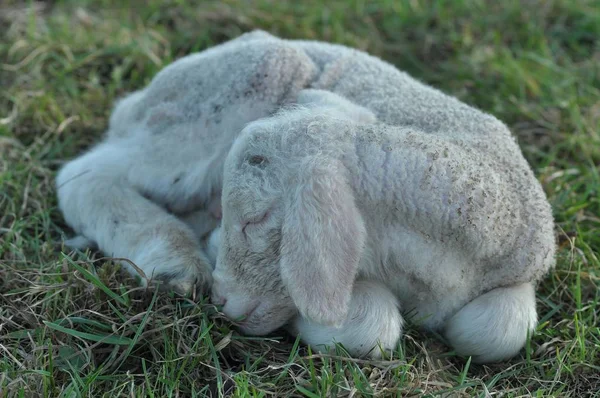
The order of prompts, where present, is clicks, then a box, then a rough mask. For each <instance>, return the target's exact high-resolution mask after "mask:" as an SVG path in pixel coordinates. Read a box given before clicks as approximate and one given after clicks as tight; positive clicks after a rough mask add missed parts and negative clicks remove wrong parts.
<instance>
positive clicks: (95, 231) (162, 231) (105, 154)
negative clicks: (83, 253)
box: [57, 144, 212, 294]
mask: <svg viewBox="0 0 600 398" xmlns="http://www.w3.org/2000/svg"><path fill="white" fill-rule="evenodd" d="M129 155H130V153H128V152H127V151H126V148H123V147H118V146H114V145H113V146H111V145H109V144H103V145H100V146H98V147H96V148H95V149H94V150H92V151H90V152H88V153H87V154H85V155H83V156H81V157H79V158H77V159H75V160H73V161H71V162H69V163H67V164H66V165H65V166H64V167H63V168H62V170H61V171H60V173H59V175H58V177H57V189H58V199H59V207H60V209H61V211H62V213H63V215H64V217H65V220H66V221H67V223H68V224H69V225H70V226H71V227H72V228H73V229H74V230H75V231H76V232H77V233H78V234H80V235H81V236H82V237H84V238H85V239H86V240H87V241H88V242H94V243H95V244H96V246H97V247H98V248H99V249H100V250H102V251H103V252H104V253H105V254H106V255H108V256H111V257H115V258H125V259H128V260H130V261H131V262H133V263H134V264H135V265H136V266H137V267H139V268H140V269H141V270H142V271H143V272H144V273H145V274H146V277H147V278H148V279H154V280H163V281H165V282H167V283H168V284H169V285H170V287H171V288H173V289H174V290H176V291H178V292H180V293H183V294H186V293H189V292H190V291H191V290H192V289H193V288H194V287H196V288H199V289H200V290H202V291H203V292H206V291H207V290H208V288H210V285H211V283H212V277H211V272H212V269H211V266H210V265H209V262H208V260H207V259H206V256H205V255H204V254H203V253H202V251H201V249H200V243H199V240H198V239H197V238H196V236H195V234H194V231H193V230H192V229H191V228H190V227H189V226H188V225H186V224H185V223H184V222H183V221H182V220H180V219H178V218H177V217H175V216H174V215H172V214H169V213H168V212H167V211H166V210H165V209H163V208H162V207H160V206H159V205H157V204H155V203H154V202H152V201H150V200H148V199H146V198H145V197H144V196H143V195H142V193H140V192H139V191H138V190H137V189H136V188H135V187H134V186H133V185H132V183H131V181H129V180H128V178H127V171H128V169H130V166H131V165H128V164H127V162H128V160H127V159H128V156H129ZM84 238H80V240H81V239H84ZM123 265H125V266H126V267H127V268H128V269H129V271H130V272H131V273H132V274H134V275H135V274H136V273H137V272H136V270H135V268H134V267H132V266H131V265H130V263H129V262H127V261H123ZM144 282H146V281H145V280H144Z"/></svg>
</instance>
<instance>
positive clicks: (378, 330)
mask: <svg viewBox="0 0 600 398" xmlns="http://www.w3.org/2000/svg"><path fill="white" fill-rule="evenodd" d="M402 325H403V320H402V316H401V315H400V311H399V308H398V301H397V299H396V297H395V296H394V294H393V293H392V292H391V291H389V290H388V289H387V288H386V287H385V286H384V285H382V284H380V283H378V282H373V281H357V282H355V284H354V289H353V292H352V300H351V302H350V311H349V313H348V318H347V320H346V321H345V323H344V324H343V325H342V326H341V327H340V328H335V327H330V326H322V325H319V324H316V323H314V322H311V321H308V320H307V319H305V318H303V317H301V316H298V317H296V319H294V321H293V322H292V324H291V325H290V326H289V329H290V332H291V333H293V334H294V335H300V337H301V338H302V341H303V342H305V343H306V344H308V345H310V346H311V347H312V348H313V349H314V350H316V351H319V352H328V351H329V350H331V348H332V346H333V343H341V344H342V345H343V346H344V347H345V348H346V350H348V352H349V353H350V354H351V355H352V356H357V357H369V358H380V357H381V353H382V350H383V351H392V350H394V349H395V348H396V344H397V343H398V340H399V339H400V336H401V335H402Z"/></svg>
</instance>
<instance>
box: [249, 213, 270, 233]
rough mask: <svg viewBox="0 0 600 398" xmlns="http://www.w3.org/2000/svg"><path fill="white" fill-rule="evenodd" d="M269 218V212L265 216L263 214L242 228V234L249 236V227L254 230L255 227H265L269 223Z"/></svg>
mask: <svg viewBox="0 0 600 398" xmlns="http://www.w3.org/2000/svg"><path fill="white" fill-rule="evenodd" d="M268 216H269V212H268V211H267V212H265V213H264V214H262V215H261V216H259V217H257V218H255V219H254V220H251V221H248V222H246V224H244V227H243V228H242V233H243V234H244V236H247V235H246V229H247V228H248V227H249V228H254V227H260V226H262V225H264V224H265V222H266V221H267V217H268Z"/></svg>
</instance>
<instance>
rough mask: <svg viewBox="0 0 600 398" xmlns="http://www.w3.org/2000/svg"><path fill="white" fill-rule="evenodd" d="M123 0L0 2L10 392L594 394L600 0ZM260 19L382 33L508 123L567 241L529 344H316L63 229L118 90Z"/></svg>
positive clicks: (380, 37) (282, 28)
mask: <svg viewBox="0 0 600 398" xmlns="http://www.w3.org/2000/svg"><path fill="white" fill-rule="evenodd" d="M122 3H124V2H120V1H117V0H110V1H109V0H105V1H96V2H91V1H87V2H76V1H74V0H73V1H52V2H44V3H41V2H40V3H37V2H19V1H10V0H8V1H7V0H5V1H3V2H2V4H1V5H0V352H1V354H0V355H1V356H0V396H15V397H30V396H44V395H45V396H65V397H79V396H89V397H99V396H109V397H117V396H135V397H138V396H139V397H141V396H149V397H162V396H170V397H182V396H204V395H212V396H219V395H233V396H238V397H246V396H257V397H263V396H286V395H296V396H297V395H306V396H309V397H324V396H336V395H338V396H350V395H353V396H371V395H373V394H375V395H381V396H393V395H397V396H480V397H484V396H490V395H491V396H500V395H502V396H505V397H517V396H535V397H548V396H557V397H559V396H560V397H566V396H572V397H583V396H593V395H594V394H596V395H598V394H599V393H598V391H599V390H600V330H599V318H600V309H599V301H600V294H599V292H600V289H599V286H600V198H599V194H600V172H599V169H598V165H599V164H600V41H599V38H600V6H599V4H598V2H597V0H589V1H585V0H546V1H544V0H538V1H536V0H520V1H517V0H506V1H491V0H489V1H487V0H473V1H466V0H430V1H408V0H407V1H391V0H389V1H381V2H379V3H371V4H368V3H366V2H363V1H359V0H354V1H350V2H342V1H339V2H336V1H330V2H327V4H317V3H314V2H296V1H294V2H291V1H290V2H286V1H277V0H270V1H268V0H260V1H256V2H253V3H251V2H248V1H243V0H227V1H224V2H187V1H179V0H172V1H154V0H153V1H146V2H144V1H141V0H138V1H135V2H132V3H131V4H132V5H131V6H129V7H127V8H126V7H125V6H123V5H122ZM253 28H262V29H265V30H268V31H271V32H273V33H275V34H278V35H281V36H284V37H290V38H308V39H322V40H327V41H332V42H339V43H343V44H347V45H351V46H355V47H358V48H361V49H365V50H368V51H369V52H371V53H373V54H375V55H378V56H381V57H382V58H384V59H386V60H388V61H390V62H392V63H394V64H396V65H397V66H398V67H399V68H400V69H403V70H406V71H408V72H409V73H411V74H413V75H414V76H416V77H418V78H419V79H421V80H423V81H425V82H428V83H430V84H432V85H434V86H437V87H439V88H441V89H442V90H444V91H446V92H448V93H451V94H453V95H455V96H457V97H459V98H460V99H461V100H463V101H465V102H467V103H469V104H472V105H475V106H477V107H479V108H482V109H484V110H486V111H489V112H491V113H493V114H494V115H496V116H497V117H499V118H501V119H502V120H504V121H505V122H506V123H507V124H508V125H509V126H510V127H511V128H512V130H513V132H514V133H515V135H516V136H517V137H518V140H519V143H520V145H521V147H522V149H523V151H524V153H525V155H526V157H527V159H528V160H529V161H530V162H531V164H532V166H533V168H534V170H535V172H536V175H537V176H538V178H539V180H540V181H541V182H542V184H543V186H544V189H545V190H546V192H547V194H548V197H549V199H550V202H551V203H552V206H553V209H554V215H555V218H556V222H557V227H556V234H557V237H558V242H559V246H560V249H559V254H558V264H557V267H556V269H555V270H554V271H553V272H552V273H551V274H550V275H548V277H547V278H546V279H545V280H544V281H543V283H542V285H541V286H540V289H539V294H538V310H539V315H540V319H541V322H540V324H539V327H538V328H537V331H536V333H535V335H534V336H532V339H531V341H530V342H529V344H528V345H527V347H526V349H524V350H523V351H522V353H521V355H520V356H519V357H517V358H515V359H513V360H512V361H510V362H508V363H503V364H497V365H493V366H477V365H474V364H471V363H470V361H468V360H466V359H464V358H458V357H456V356H454V355H453V354H452V353H451V352H450V351H448V348H447V347H446V346H444V345H443V344H442V343H441V342H440V340H439V339H438V338H436V336H432V335H428V334H424V333H422V332H420V331H418V330H416V329H415V328H409V330H407V333H406V336H405V337H404V338H403V340H402V342H401V344H400V346H399V347H398V350H397V352H396V353H395V354H394V356H393V357H392V358H388V359H386V360H385V361H381V362H369V361H362V360H356V359H350V358H347V356H346V355H344V353H343V352H342V351H341V348H340V352H339V355H334V356H323V355H316V354H313V353H311V352H309V351H308V350H307V349H306V348H305V347H303V346H302V345H301V344H299V343H298V342H297V341H295V340H294V339H293V338H290V337H289V336H283V335H281V336H277V335H275V336H271V337H267V338H249V337H244V336H241V335H239V334H237V333H236V332H235V331H234V330H233V329H232V328H231V326H230V324H228V323H227V322H226V321H225V320H223V319H221V318H220V317H219V316H218V314H216V311H215V309H214V308H213V307H212V306H210V305H209V304H208V303H206V302H205V301H202V300H200V299H197V300H196V302H194V301H192V300H188V299H183V298H177V297H172V296H168V295H162V294H156V293H155V292H154V291H147V290H145V289H141V288H139V287H138V286H137V285H136V284H135V282H134V281H133V280H132V279H130V278H128V277H127V276H126V275H124V274H123V273H121V272H120V271H119V270H118V269H117V267H115V266H114V265H113V264H112V263H111V262H110V261H109V260H106V259H103V258H102V257H101V255H100V254H98V253H92V252H88V253H75V252H70V251H69V250H68V249H66V248H64V247H63V246H62V244H61V242H62V237H63V236H64V235H65V234H69V230H68V228H67V227H66V225H65V224H64V222H63V221H62V219H61V216H60V214H59V212H58V210H57V207H56V199H55V191H54V186H53V178H54V175H55V172H56V170H57V168H58V167H59V166H60V165H61V163H62V162H64V161H65V160H66V159H68V158H70V157H72V156H75V155H76V154H78V153H79V152H80V151H82V150H84V149H85V148H86V147H88V146H89V145H91V144H92V143H93V142H96V141H97V140H98V139H99V138H100V137H101V135H102V133H103V131H104V129H105V127H106V125H107V118H108V116H109V113H110V109H111V105H112V103H113V101H114V99H115V98H116V97H118V96H120V95H122V94H124V93H126V92H128V91H131V90H134V89H138V88H140V87H142V86H144V85H145V84H147V83H148V82H149V81H150V79H151V78H152V76H153V75H154V74H155V73H156V72H157V71H158V70H160V69H161V67H163V66H164V65H166V64H168V63H170V62H172V61H173V60H175V59H177V58H178V57H181V56H183V55H185V54H188V53H190V52H194V51H200V50H202V49H204V48H207V47H208V46H211V45H214V44H216V43H219V42H222V41H224V40H227V39H229V38H233V37H235V36H237V35H238V34H240V33H242V32H244V31H248V30H251V29H253ZM198 302H199V304H198ZM488 394H489V395H488Z"/></svg>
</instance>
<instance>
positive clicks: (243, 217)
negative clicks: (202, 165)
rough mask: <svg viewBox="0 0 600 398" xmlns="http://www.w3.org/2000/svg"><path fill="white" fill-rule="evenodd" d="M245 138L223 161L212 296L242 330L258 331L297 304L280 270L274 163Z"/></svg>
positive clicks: (276, 322)
mask: <svg viewBox="0 0 600 398" xmlns="http://www.w3.org/2000/svg"><path fill="white" fill-rule="evenodd" d="M247 144H248V143H247V142H238V143H236V146H235V147H234V148H233V149H232V152H235V153H233V154H230V156H229V157H228V159H227V162H226V166H225V176H224V186H223V192H222V199H221V200H222V208H223V218H222V223H221V231H220V237H219V250H218V255H217V262H216V268H215V271H214V273H213V276H214V285H213V294H212V298H213V302H215V303H216V304H221V305H223V309H222V311H223V313H224V314H225V315H227V316H228V317H229V318H230V319H231V320H233V321H238V322H239V326H240V329H241V330H242V331H243V332H244V333H247V334H255V335H261V334H266V333H269V332H271V331H273V330H275V329H277V328H279V327H281V326H283V325H284V324H285V323H286V322H287V321H289V320H290V319H291V318H292V317H293V316H294V314H295V313H296V308H295V306H294V303H293V302H292V300H291V298H290V296H289V294H288V293H287V289H286V288H285V286H284V284H283V282H282V279H281V275H280V265H279V261H280V255H279V252H280V244H281V226H282V217H283V210H282V206H281V204H280V202H281V201H280V185H279V182H278V181H277V178H276V177H275V175H276V173H274V172H273V167H274V166H275V165H274V164H273V163H274V162H273V161H272V160H271V159H269V158H268V157H267V156H266V155H265V153H264V152H261V150H260V149H259V148H256V147H255V146H254V145H247ZM240 147H243V148H240Z"/></svg>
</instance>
